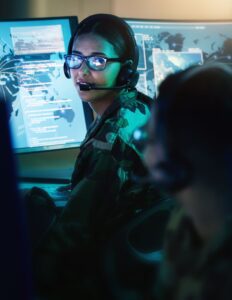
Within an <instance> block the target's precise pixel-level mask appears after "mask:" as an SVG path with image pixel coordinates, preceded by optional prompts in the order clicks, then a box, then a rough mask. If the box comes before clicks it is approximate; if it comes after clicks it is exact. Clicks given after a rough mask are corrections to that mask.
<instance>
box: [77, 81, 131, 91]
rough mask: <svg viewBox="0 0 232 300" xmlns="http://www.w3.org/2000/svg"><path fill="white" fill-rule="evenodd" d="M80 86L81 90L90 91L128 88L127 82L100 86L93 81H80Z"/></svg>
mask: <svg viewBox="0 0 232 300" xmlns="http://www.w3.org/2000/svg"><path fill="white" fill-rule="evenodd" d="M79 88H80V90H81V91H90V90H121V89H124V88H128V85H127V84H124V85H119V86H114V87H98V86H96V85H95V84H93V83H87V82H80V83H79Z"/></svg>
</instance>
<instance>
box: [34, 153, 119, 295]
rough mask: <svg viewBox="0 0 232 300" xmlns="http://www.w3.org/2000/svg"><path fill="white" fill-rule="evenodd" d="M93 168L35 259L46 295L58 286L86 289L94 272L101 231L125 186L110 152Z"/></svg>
mask: <svg viewBox="0 0 232 300" xmlns="http://www.w3.org/2000/svg"><path fill="white" fill-rule="evenodd" d="M90 165H91V168H90V166H89V170H88V171H87V170H86V174H87V175H86V177H83V178H82V180H81V181H80V182H79V183H78V184H77V185H76V186H75V187H74V189H73V192H72V194H71V199H70V200H69V203H68V205H67V207H65V209H64V211H63V213H62V215H61V216H60V217H59V219H58V220H57V221H56V223H55V224H53V225H52V227H51V229H50V230H49V232H48V233H47V235H46V237H45V238H44V239H43V241H42V243H41V245H40V247H39V248H38V249H37V251H36V253H35V255H34V270H35V276H36V282H37V284H38V288H39V290H40V291H41V290H42V291H45V292H44V293H46V294H47V290H49V291H52V290H53V289H55V287H56V286H57V285H62V286H63V290H65V289H66V288H65V287H67V290H68V287H69V286H76V288H77V289H78V288H79V289H81V290H82V289H83V288H84V283H83V280H84V278H89V276H88V275H86V276H85V275H84V273H86V272H89V271H90V269H91V268H92V265H91V263H93V260H94V257H95V253H96V252H97V250H96V247H97V246H98V245H99V241H100V240H101V230H103V228H104V223H105V222H107V219H109V218H111V216H112V212H113V211H114V208H115V206H116V202H117V195H118V193H119V190H120V187H121V184H122V183H121V182H120V177H118V176H117V170H118V162H117V161H116V160H115V159H114V158H113V157H112V156H111V155H110V152H105V151H103V152H102V151H100V152H99V153H98V154H97V155H95V158H94V159H93V162H92V164H90ZM88 266H89V267H88ZM80 270H81V272H80ZM82 279H83V280H82ZM74 281H76V282H77V283H75V282H74ZM78 282H80V286H79V285H78ZM66 292H67V291H66Z"/></svg>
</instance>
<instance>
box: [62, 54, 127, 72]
mask: <svg viewBox="0 0 232 300" xmlns="http://www.w3.org/2000/svg"><path fill="white" fill-rule="evenodd" d="M72 56H74V57H78V58H80V59H81V60H82V62H81V64H80V66H78V67H70V65H69V63H68V60H67V59H68V58H69V57H72ZM92 57H96V58H101V59H103V60H104V61H105V65H104V68H102V69H100V70H97V69H94V68H93V67H91V66H90V64H89V59H90V58H92ZM64 59H65V63H66V64H67V66H68V68H69V69H74V70H75V69H76V70H77V69H80V68H81V66H82V64H83V62H85V63H86V65H87V67H88V68H89V69H90V70H93V71H97V72H98V71H103V70H105V68H106V65H107V62H123V60H122V59H121V58H120V57H117V58H108V57H105V56H99V55H88V56H85V55H82V54H75V53H71V54H65V55H64Z"/></svg>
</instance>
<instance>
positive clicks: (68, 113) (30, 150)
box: [0, 16, 93, 177]
mask: <svg viewBox="0 0 232 300" xmlns="http://www.w3.org/2000/svg"><path fill="white" fill-rule="evenodd" d="M77 24H78V19H77V17H75V16H67V17H52V18H33V19H23V20H22V19H21V20H1V21H0V96H1V98H3V99H6V101H8V102H9V106H10V111H11V113H10V120H9V122H10V127H11V130H12V137H13V147H14V151H15V153H20V154H21V155H20V154H19V155H18V157H19V160H20V161H22V163H20V165H21V166H22V167H21V168H20V170H21V171H22V172H23V173H25V172H24V171H25V170H26V169H27V170H28V171H29V173H28V172H27V175H28V176H37V175H36V172H37V171H38V168H41V164H42V165H43V164H44V166H45V168H43V172H40V173H41V176H42V177H44V176H46V174H48V173H47V172H50V171H51V169H52V166H51V165H50V163H49V162H51V160H52V158H54V157H57V156H56V154H57V153H58V152H59V155H58V157H57V159H56V162H55V166H56V167H57V168H58V165H59V161H61V160H63V159H64V160H65V158H67V156H69V152H62V153H60V151H62V150H64V149H66V150H69V149H73V148H78V147H79V146H80V144H81V142H82V141H83V139H84V137H85V134H86V131H87V128H88V126H89V124H90V123H91V122H92V120H93V115H92V111H91V109H90V108H89V106H88V104H85V103H83V102H82V101H81V100H80V98H79V97H78V94H77V91H76V90H75V88H74V85H73V83H72V80H68V79H67V78H66V77H65V75H64V72H63V64H64V54H65V53H67V51H68V43H69V40H70V37H71V36H72V34H73V33H74V31H75V29H76V27H77ZM50 150H53V151H50ZM54 150H56V151H55V152H54ZM57 151H58V152H57ZM51 152H52V154H51ZM68 164H69V163H68ZM36 165H37V167H36ZM65 167H67V166H66V165H65V163H64V164H62V168H65ZM53 173H54V172H53ZM56 173H57V172H56ZM49 176H50V175H49ZM54 176H59V174H58V175H57V174H56V175H55V174H54Z"/></svg>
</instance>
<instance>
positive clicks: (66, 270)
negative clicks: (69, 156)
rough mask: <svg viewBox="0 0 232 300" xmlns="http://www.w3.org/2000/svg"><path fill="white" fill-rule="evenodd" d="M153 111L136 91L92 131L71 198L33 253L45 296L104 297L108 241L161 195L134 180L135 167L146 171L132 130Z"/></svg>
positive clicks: (78, 165) (84, 145)
mask: <svg viewBox="0 0 232 300" xmlns="http://www.w3.org/2000/svg"><path fill="white" fill-rule="evenodd" d="M149 116H150V111H149V107H148V105H145V104H144V103H143V102H141V101H138V100H137V92H136V91H132V92H129V93H125V94H122V95H121V96H120V97H119V98H117V99H115V101H114V103H113V104H112V105H111V106H110V107H109V108H108V109H107V111H106V112H105V113H104V114H103V115H102V116H101V118H99V119H96V121H95V122H94V124H93V125H92V126H91V128H90V129H89V130H88V134H87V136H86V138H85V140H84V142H83V143H82V145H81V148H80V153H79V155H78V158H77V161H76V165H75V169H74V172H73V176H72V188H73V190H72V193H71V198H70V200H69V202H68V204H67V206H66V207H65V209H64V211H63V213H62V214H61V215H60V216H59V218H58V220H57V221H56V222H55V224H53V226H52V227H51V229H50V230H49V232H48V234H47V235H46V237H45V238H44V239H43V242H42V243H41V244H40V247H39V248H38V249H37V251H36V253H35V255H34V258H35V259H34V266H35V275H36V282H37V284H38V290H39V291H40V294H41V295H42V296H43V297H44V295H47V298H46V297H44V298H43V299H56V300H57V299H74V298H73V296H74V295H78V296H79V298H78V299H101V297H100V296H99V295H98V292H96V289H95V288H98V286H99V285H98V282H96V281H97V280H98V278H97V277H100V275H99V274H98V270H99V269H98V266H97V265H96V264H97V263H98V254H99V253H101V252H102V249H103V248H104V241H105V240H107V238H108V237H110V236H111V235H112V233H113V232H114V230H116V229H117V228H119V226H121V225H122V224H123V223H124V222H126V221H127V220H128V219H129V218H130V217H132V216H133V214H134V213H135V212H136V211H137V209H141V208H143V207H148V206H149V205H150V204H151V203H152V202H154V201H157V203H158V202H159V200H161V198H160V195H159V194H158V193H157V192H156V191H154V190H153V189H152V188H151V189H150V188H149V187H148V186H142V185H140V184H135V183H134V182H132V181H131V175H132V173H133V172H136V174H137V175H144V173H145V172H146V171H145V168H144V166H143V164H142V163H141V160H140V153H139V151H138V150H137V149H136V147H135V145H134V144H133V143H132V139H131V136H132V132H133V131H134V130H135V129H136V128H137V127H139V126H142V125H143V124H144V123H145V122H146V121H147V119H148V118H149ZM48 295H49V296H48ZM96 295H98V296H96Z"/></svg>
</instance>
